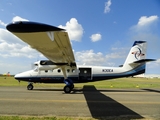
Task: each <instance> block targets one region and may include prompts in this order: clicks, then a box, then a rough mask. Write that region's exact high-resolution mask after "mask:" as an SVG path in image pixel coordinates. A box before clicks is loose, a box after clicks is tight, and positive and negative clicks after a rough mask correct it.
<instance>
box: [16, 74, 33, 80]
mask: <svg viewBox="0 0 160 120" xmlns="http://www.w3.org/2000/svg"><path fill="white" fill-rule="evenodd" d="M29 77H30V74H29V72H23V73H18V74H16V75H15V76H14V78H15V79H16V80H26V79H28V78H29Z"/></svg>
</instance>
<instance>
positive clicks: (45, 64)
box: [34, 60, 67, 70]
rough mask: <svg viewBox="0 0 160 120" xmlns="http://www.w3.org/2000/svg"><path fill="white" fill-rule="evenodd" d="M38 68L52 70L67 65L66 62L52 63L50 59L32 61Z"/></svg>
mask: <svg viewBox="0 0 160 120" xmlns="http://www.w3.org/2000/svg"><path fill="white" fill-rule="evenodd" d="M34 65H35V66H37V67H38V69H39V70H53V69H56V68H59V67H60V66H63V65H67V63H54V62H52V61H50V60H40V61H38V62H35V63H34Z"/></svg>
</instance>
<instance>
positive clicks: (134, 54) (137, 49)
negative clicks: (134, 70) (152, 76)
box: [123, 41, 147, 68]
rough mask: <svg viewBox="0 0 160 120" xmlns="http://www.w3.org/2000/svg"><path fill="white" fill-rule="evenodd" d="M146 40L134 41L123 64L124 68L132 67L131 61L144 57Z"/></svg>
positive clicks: (134, 61)
mask: <svg viewBox="0 0 160 120" xmlns="http://www.w3.org/2000/svg"><path fill="white" fill-rule="evenodd" d="M146 47H147V43H146V41H135V42H134V44H133V46H132V48H131V50H130V52H129V54H128V56H127V59H126V61H125V63H124V65H123V67H124V68H128V67H133V63H136V62H137V61H140V60H143V59H145V58H146Z"/></svg>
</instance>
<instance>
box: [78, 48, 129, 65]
mask: <svg viewBox="0 0 160 120" xmlns="http://www.w3.org/2000/svg"><path fill="white" fill-rule="evenodd" d="M117 51H119V49H117V50H114V51H112V52H111V53H109V54H103V53H101V52H97V53H95V52H94V50H92V49H91V50H85V51H79V52H75V58H76V61H77V64H78V65H83V64H85V65H94V66H119V65H120V64H123V63H124V59H125V58H126V57H127V56H126V51H119V52H117Z"/></svg>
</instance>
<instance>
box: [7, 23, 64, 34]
mask: <svg viewBox="0 0 160 120" xmlns="http://www.w3.org/2000/svg"><path fill="white" fill-rule="evenodd" d="M6 29H7V30H8V31H10V32H19V33H27V32H46V31H65V29H62V28H59V27H55V26H51V25H47V24H43V23H38V22H29V21H17V22H14V23H10V24H8V25H7V26H6Z"/></svg>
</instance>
